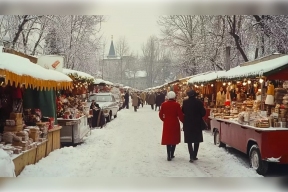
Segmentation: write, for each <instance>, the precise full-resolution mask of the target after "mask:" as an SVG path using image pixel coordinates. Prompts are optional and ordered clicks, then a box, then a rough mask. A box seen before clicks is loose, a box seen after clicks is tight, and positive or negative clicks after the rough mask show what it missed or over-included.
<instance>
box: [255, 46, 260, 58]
mask: <svg viewBox="0 0 288 192" xmlns="http://www.w3.org/2000/svg"><path fill="white" fill-rule="evenodd" d="M258 52H259V48H258V47H257V48H256V50H255V57H254V59H257V58H258Z"/></svg>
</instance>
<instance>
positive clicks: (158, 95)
mask: <svg viewBox="0 0 288 192" xmlns="http://www.w3.org/2000/svg"><path fill="white" fill-rule="evenodd" d="M161 104H162V95H161V94H160V92H157V93H156V105H155V111H157V107H158V108H159V111H160V108H161Z"/></svg>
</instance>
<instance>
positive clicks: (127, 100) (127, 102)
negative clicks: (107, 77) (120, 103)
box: [123, 91, 129, 109]
mask: <svg viewBox="0 0 288 192" xmlns="http://www.w3.org/2000/svg"><path fill="white" fill-rule="evenodd" d="M124 99H125V101H124V107H123V108H125V107H126V109H129V93H128V91H125V95H124Z"/></svg>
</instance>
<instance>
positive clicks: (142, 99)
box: [140, 92, 146, 108]
mask: <svg viewBox="0 0 288 192" xmlns="http://www.w3.org/2000/svg"><path fill="white" fill-rule="evenodd" d="M140 98H141V105H142V108H143V105H144V103H145V101H146V94H145V92H142V93H141V94H140Z"/></svg>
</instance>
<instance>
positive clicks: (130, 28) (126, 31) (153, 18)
mask: <svg viewBox="0 0 288 192" xmlns="http://www.w3.org/2000/svg"><path fill="white" fill-rule="evenodd" d="M157 19H158V16H157V15H153V14H149V12H148V13H147V14H127V15H125V14H119V15H108V16H107V21H106V22H105V23H103V25H102V33H103V34H104V35H103V36H104V39H105V38H106V47H105V49H106V51H105V55H107V54H108V52H109V47H110V43H111V35H113V42H114V46H115V43H116V42H117V40H118V39H119V38H120V37H121V36H125V37H126V39H127V42H128V44H129V47H130V52H131V51H133V52H134V53H135V54H137V52H138V54H139V56H140V55H141V54H142V51H141V46H142V44H143V43H146V41H147V39H148V37H149V36H151V35H156V36H159V34H160V28H159V27H158V25H157Z"/></svg>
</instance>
